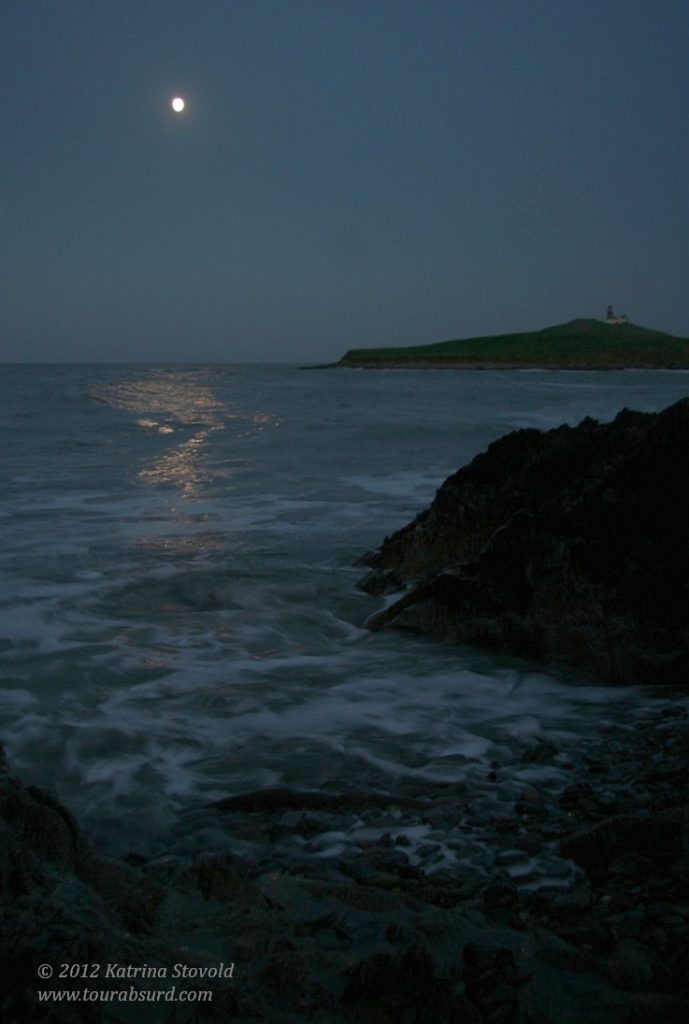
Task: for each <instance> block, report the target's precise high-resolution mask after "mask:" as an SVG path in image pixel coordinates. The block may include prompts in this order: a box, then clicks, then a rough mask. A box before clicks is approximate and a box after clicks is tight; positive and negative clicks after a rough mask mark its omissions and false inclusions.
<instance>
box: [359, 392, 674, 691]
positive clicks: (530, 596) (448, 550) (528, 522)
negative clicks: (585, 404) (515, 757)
mask: <svg viewBox="0 0 689 1024" xmlns="http://www.w3.org/2000/svg"><path fill="white" fill-rule="evenodd" d="M688 437H689V399H684V400H682V401H680V402H678V403H676V404H675V405H673V406H671V407H669V408H668V409H665V410H664V411H663V412H661V413H639V412H630V411H629V410H624V411H622V412H621V413H620V414H619V415H618V416H617V418H616V419H615V420H614V421H613V422H612V423H608V424H600V423H597V422H596V421H594V420H591V419H586V420H584V421H583V422H582V423H580V424H579V425H578V426H577V427H568V426H562V427H558V428H557V429H554V430H549V431H546V432H541V431H538V430H520V431H516V432H514V433H512V434H509V435H507V436H506V437H504V438H502V439H500V440H498V441H496V442H494V443H493V444H492V445H490V447H489V448H488V449H487V450H486V452H484V453H483V454H481V455H478V456H477V457H476V458H475V459H474V460H473V462H471V464H470V465H468V466H466V467H464V468H463V469H460V470H459V471H458V472H457V473H455V474H454V475H453V476H452V477H450V478H449V479H448V480H447V481H446V482H445V483H444V484H443V486H442V487H441V488H440V490H439V491H438V493H437V495H436V498H435V500H434V502H433V504H432V505H431V507H430V508H429V509H427V510H426V511H425V512H422V513H421V514H420V515H419V516H417V518H416V519H415V520H414V521H413V522H412V523H410V524H409V525H408V526H406V527H404V528H403V529H402V530H400V531H399V532H397V533H396V534H394V535H393V536H392V537H389V538H387V539H386V540H385V542H384V544H383V545H382V547H381V548H380V550H379V551H378V552H376V553H373V554H369V555H366V556H364V558H363V559H362V564H367V565H369V566H370V568H371V569H372V572H371V574H370V575H369V576H368V577H367V578H366V579H364V580H363V581H362V583H361V584H360V585H361V586H362V587H363V589H366V590H369V591H370V592H372V593H381V592H384V591H385V590H393V589H395V587H396V586H397V585H398V582H399V579H400V578H402V579H403V580H404V581H405V582H406V583H407V584H408V585H409V586H410V589H409V590H408V591H407V592H406V593H405V594H404V595H403V596H402V597H400V598H399V599H398V600H396V601H395V602H394V603H393V604H392V605H391V606H389V607H387V608H386V609H385V610H384V611H382V612H381V613H379V614H377V615H375V616H373V617H372V619H371V620H370V621H369V625H370V626H371V628H373V629H382V628H385V627H394V628H398V629H407V630H412V631H416V632H421V633H428V634H431V635H436V636H440V637H443V638H446V639H449V640H451V641H455V642H466V643H471V644H476V645H480V646H484V647H487V648H491V649H497V650H504V651H508V652H510V653H513V654H515V655H517V656H520V657H524V658H528V659H530V660H533V661H537V662H540V663H542V664H547V665H558V664H559V665H570V666H573V667H575V668H577V669H581V670H583V671H584V672H586V673H590V674H591V675H593V676H595V677H597V678H598V679H600V680H603V681H605V682H609V683H622V684H629V683H639V682H641V683H668V684H680V685H686V683H687V680H689V490H688V489H687V487H686V479H687V477H688V475H689V473H688V471H689V445H687V438H688Z"/></svg>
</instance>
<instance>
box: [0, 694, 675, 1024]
mask: <svg viewBox="0 0 689 1024" xmlns="http://www.w3.org/2000/svg"><path fill="white" fill-rule="evenodd" d="M688 712H689V702H687V701H686V700H683V701H673V700H672V699H671V698H669V697H668V695H666V696H665V697H664V698H658V697H655V696H652V695H650V694H649V697H648V703H647V704H645V705H642V706H640V707H637V708H636V709H635V710H633V711H632V710H629V711H628V712H627V713H624V714H621V716H620V721H619V723H616V724H615V725H614V726H609V727H607V728H606V729H605V730H603V731H601V733H600V734H599V735H594V736H591V737H589V738H583V739H582V740H580V741H579V742H578V743H577V744H576V745H575V746H573V747H571V748H569V749H556V748H555V747H554V746H551V745H550V744H544V743H538V742H536V743H532V744H529V745H525V746H524V747H523V749H522V751H521V754H520V756H519V758H518V765H517V766H516V767H517V769H518V770H515V766H511V765H510V764H502V763H499V762H495V763H494V764H493V765H492V766H491V768H490V770H489V772H488V773H487V775H486V778H485V779H484V780H482V782H483V785H484V787H485V788H486V789H489V790H490V791H491V792H492V797H491V802H490V803H487V802H486V800H485V799H483V800H481V799H478V793H479V790H480V787H477V789H476V790H474V789H473V788H472V787H469V786H467V785H462V784H435V785H429V784H426V785H419V784H415V785H416V788H415V789H414V788H413V787H411V788H410V787H409V786H406V787H405V786H402V787H401V789H400V792H399V793H397V792H395V793H394V794H389V795H388V796H387V797H386V796H385V795H384V794H368V795H367V794H360V795H358V797H357V796H355V795H354V794H346V799H342V795H339V797H338V796H331V797H330V799H329V798H328V797H327V795H325V794H318V795H317V796H316V795H314V794H308V793H306V794H300V793H299V792H298V791H292V790H282V791H270V792H271V793H272V795H271V796H270V797H265V796H264V797H262V798H256V795H255V794H254V795H252V794H245V795H243V796H242V797H241V798H236V799H234V801H233V802H230V803H229V804H227V803H226V804H225V806H224V807H222V806H221V807H214V808H206V809H200V813H206V814H212V815H216V816H218V818H219V820H221V821H222V824H223V826H224V827H226V828H227V829H228V830H230V831H231V833H232V834H233V835H236V836H237V838H238V840H241V839H245V840H248V839H250V840H251V841H252V849H253V851H254V852H253V853H251V854H247V853H244V854H237V855H230V854H227V853H223V854H214V853H212V852H208V853H207V854H205V855H203V856H201V857H196V858H193V859H184V858H179V857H162V858H158V859H157V860H154V861H149V862H145V861H142V860H141V859H137V858H130V862H124V861H114V860H111V859H109V858H107V857H104V856H101V855H99V854H98V853H97V852H96V851H94V850H93V849H92V847H91V846H90V844H89V842H88V840H87V839H86V838H85V837H84V836H83V834H82V833H81V831H80V829H79V827H78V825H77V823H76V822H75V821H74V819H73V817H72V816H71V815H70V813H69V812H68V811H67V810H66V809H65V808H64V806H62V805H61V804H60V803H59V801H58V800H57V799H56V798H55V797H54V796H53V795H52V794H50V793H49V792H47V791H45V790H43V789H39V788H37V787H32V786H24V785H23V784H22V783H21V781H19V780H17V779H16V778H14V777H13V776H12V775H11V774H10V773H9V771H7V770H6V769H5V770H4V771H3V773H2V775H1V776H0V816H1V820H2V832H3V842H2V847H1V849H2V862H1V868H2V870H1V871H0V878H2V920H3V929H2V956H3V962H4V964H5V965H6V979H5V984H4V989H3V1011H4V1015H3V1019H4V1020H6V1021H8V1022H10V1024H25V1022H28V1021H31V1022H32V1024H33V1022H36V1024H42V1022H46V1024H47V1022H58V1021H59V1022H70V1024H71V1022H81V1021H88V1022H107V1024H109V1022H114V1021H123V1022H126V1021H135V1022H136V1021H142V1022H143V1021H145V1022H147V1024H148V1022H151V1021H161V1022H169V1024H172V1022H174V1024H181V1022H187V1021H190V1022H191V1021H211V1022H212V1021H221V1020H222V1021H227V1020H233V1021H234V1020H236V1021H241V1022H246V1024H249V1022H252V1021H271V1022H272V1021H275V1022H277V1024H288V1022H289V1024H296V1022H297V1021H300V1022H301V1021H315V1022H319V1024H345V1022H366V1024H369V1022H381V1024H388V1022H389V1024H393V1022H400V1021H401V1022H403V1024H424V1022H428V1024H431V1022H432V1024H456V1022H457V1021H462V1022H463V1024H464V1022H469V1024H509V1022H515V1024H519V1022H529V1024H579V1022H581V1024H584V1022H587V1024H588V1022H590V1021H605V1022H606V1024H657V1022H664V1024H680V1022H684V1021H685V1020H686V1007H687V1005H689V813H688V804H687V796H688V793H687V790H688V788H689V781H688V775H687V771H686V765H687V756H688V755H689V713H688ZM548 767H550V768H553V769H557V770H556V771H555V772H554V775H553V779H552V780H551V781H548V773H547V771H546V773H545V776H544V775H543V774H542V769H543V768H546V769H547V768H548ZM530 772H536V777H538V778H540V779H542V780H544V781H541V783H540V784H538V783H529V782H528V777H529V773H530ZM525 780H526V781H525ZM353 822H354V823H355V824H357V823H358V824H359V831H360V835H361V837H360V838H359V840H358V841H357V842H356V843H355V844H354V845H353V847H351V848H350V849H348V851H347V852H346V854H341V855H340V856H337V855H334V856H324V855H323V850H324V843H325V842H326V841H327V839H328V837H331V836H332V834H333V833H338V832H339V833H344V832H346V831H347V829H348V828H351V827H352V823H353ZM366 826H368V832H369V835H368V836H366V834H365V833H366ZM419 828H423V829H425V841H424V842H423V843H422V844H420V845H419V844H418V843H417V844H414V843H413V837H414V835H415V834H416V833H415V830H417V831H418V829H419ZM453 829H454V832H455V833H456V836H457V841H458V845H459V846H461V844H462V842H466V839H467V836H468V835H471V836H472V839H473V842H474V844H475V845H477V846H479V847H480V849H481V858H482V859H481V864H480V869H473V870H472V869H471V868H470V867H469V866H467V864H466V863H464V865H463V864H462V863H457V862H455V863H447V861H446V860H445V861H443V859H442V858H441V857H440V856H439V853H440V846H441V844H440V843H438V842H437V841H436V836H438V835H440V834H441V833H442V834H443V835H445V836H447V835H448V833H452V831H453ZM285 838H292V839H298V840H299V844H298V847H294V846H292V847H291V848H290V849H291V853H290V854H289V855H288V854H287V853H285V852H284V851H283V852H281V849H282V848H281V842H282V841H283V840H284V839H285ZM297 848H298V852H295V850H296V849H297ZM543 865H546V866H545V867H544V866H543ZM45 963H47V964H50V965H53V966H54V967H55V969H56V970H57V969H58V967H59V965H61V964H64V963H67V964H88V965H93V964H98V965H101V969H102V970H103V969H104V968H103V966H102V965H112V964H115V965H120V966H122V965H125V966H126V965H133V966H134V967H137V966H141V965H148V966H149V967H151V968H156V969H157V971H158V974H157V975H156V976H155V977H153V978H147V979H144V978H141V977H135V978H134V980H130V979H129V978H128V979H127V980H126V982H125V981H123V980H122V979H121V977H117V976H115V977H113V976H112V973H111V974H110V976H108V977H105V976H103V974H102V973H101V976H100V978H99V980H98V982H97V985H98V988H99V989H103V990H106V991H111V992H113V993H117V992H119V991H121V990H122V989H123V988H126V989H129V988H130V987H132V986H133V987H134V989H135V990H136V991H137V992H139V991H141V992H146V991H148V992H156V991H163V990H165V991H167V990H169V987H170V984H171V980H170V979H171V976H172V974H171V972H172V970H173V968H174V965H179V964H182V965H186V966H187V968H189V971H188V972H187V978H188V979H191V980H182V981H178V982H177V983H176V985H177V989H178V991H179V990H180V989H182V988H184V989H185V991H189V990H193V991H194V992H203V991H211V992H212V1000H211V1001H209V1002H205V1003H203V1004H200V1003H198V1002H197V1003H192V1002H187V1003H181V1002H178V1003H176V1004H175V1005H174V1007H170V1005H169V1004H166V1003H164V1002H157V1003H145V1004H144V1003H142V1004H141V1005H138V1004H131V1003H129V1004H124V1003H122V1004H120V1003H118V1002H116V1001H112V1002H101V1003H95V1002H89V1003H88V1004H87V1003H82V1004H79V1003H71V1004H69V1006H67V1005H64V1004H59V1003H57V1004H53V1005H51V1006H46V1005H44V1004H39V1003H38V1001H37V1000H38V997H37V991H38V989H39V987H40V988H42V989H46V988H50V989H59V988H60V987H62V986H64V987H65V988H67V989H69V990H70V991H75V990H78V989H80V988H84V989H93V987H94V985H95V984H96V982H94V981H93V980H88V979H84V978H67V979H54V980H52V981H51V982H50V983H49V984H48V983H46V982H39V980H38V978H37V975H36V971H37V968H38V965H40V964H45ZM218 964H224V965H225V968H226V973H227V968H228V966H229V965H233V966H232V968H231V976H230V977H214V976H213V973H212V971H210V969H211V968H214V967H215V968H217V965H218ZM204 968H205V969H206V971H207V972H209V973H210V979H212V980H210V979H209V980H198V978H196V977H195V972H198V971H199V970H202V969H204ZM163 969H164V970H165V972H166V973H165V974H162V973H160V972H161V971H162V970H163ZM162 979H165V980H162ZM114 998H115V997H114V996H113V999H114Z"/></svg>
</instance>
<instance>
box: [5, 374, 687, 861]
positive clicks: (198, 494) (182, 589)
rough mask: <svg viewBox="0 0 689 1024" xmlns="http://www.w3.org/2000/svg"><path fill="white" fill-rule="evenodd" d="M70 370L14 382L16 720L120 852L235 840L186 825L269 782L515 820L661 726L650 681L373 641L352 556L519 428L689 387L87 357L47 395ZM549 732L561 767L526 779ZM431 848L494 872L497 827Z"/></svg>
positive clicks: (80, 811)
mask: <svg viewBox="0 0 689 1024" xmlns="http://www.w3.org/2000/svg"><path fill="white" fill-rule="evenodd" d="M46 372H47V371H46V370H45V369H41V368H35V367H34V368H20V369H17V370H13V371H12V373H10V375H9V377H8V378H7V387H6V388H5V387H4V384H3V385H0V386H2V387H3V388H4V390H3V391H2V396H1V397H2V398H3V399H4V401H3V402H1V403H0V420H1V421H2V422H4V423H6V424H8V425H9V426H11V429H12V444H9V443H8V444H6V446H5V448H6V453H7V458H6V464H5V466H4V468H3V469H2V470H1V471H0V472H1V473H3V474H4V475H2V477H1V479H2V482H3V485H4V486H3V488H0V515H2V516H3V546H2V550H0V567H1V568H2V572H3V575H2V578H1V579H0V601H1V602H2V603H3V615H2V618H1V619H0V672H2V674H3V675H4V677H5V681H6V687H7V688H6V690H5V691H4V693H3V699H2V700H1V701H0V719H1V721H2V726H3V736H4V742H5V744H6V746H7V749H8V754H9V756H10V758H11V760H12V762H13V763H14V764H16V765H17V766H18V768H21V769H22V771H25V772H26V773H27V774H28V777H29V778H31V779H32V780H33V781H37V782H45V781H46V780H48V781H50V780H54V782H55V784H56V785H57V787H58V791H59V795H60V797H61V798H62V799H64V800H65V801H66V802H67V803H68V805H69V806H70V807H71V808H72V809H73V810H74V811H75V812H76V813H77V815H79V816H80V818H81V819H82V820H83V823H84V824H85V826H86V827H87V829H89V830H90V831H91V832H92V834H93V835H94V836H96V837H97V840H98V842H99V843H100V844H101V845H102V847H103V848H105V849H112V850H121V849H122V846H123V844H124V843H129V844H130V845H132V846H135V847H137V848H139V849H141V850H145V851H153V852H156V851H157V852H158V853H160V852H161V851H163V850H165V849H166V844H169V843H171V842H173V841H174V842H179V843H181V844H182V845H184V843H187V844H188V846H189V848H191V847H192V846H193V845H194V843H197V844H199V845H200V844H202V843H203V842H204V841H205V840H206V838H207V836H208V834H210V833H212V835H213V836H215V837H216V838H217V837H218V836H219V835H224V834H225V833H223V830H222V828H220V827H219V826H213V827H212V828H211V826H210V825H209V824H208V822H207V821H205V822H199V823H198V825H197V826H195V827H196V829H197V831H196V832H194V831H193V830H192V832H190V833H189V834H188V835H186V836H185V837H184V838H180V837H179V834H178V832H176V831H175V829H176V828H177V823H178V822H179V820H180V815H183V814H185V813H186V812H187V811H191V810H194V809H195V808H199V807H202V806H203V804H204V803H206V802H208V801H210V800H213V799H219V798H221V797H223V796H225V795H231V794H233V793H238V792H242V791H243V790H247V789H252V788H257V787H260V786H263V785H289V786H293V787H297V788H299V787H301V788H324V789H328V790H335V791H336V790H350V789H355V790H356V789H361V790H364V791H365V790H367V789H371V790H374V791H387V792H395V791H396V789H397V788H398V787H404V786H406V785H411V784H412V783H413V784H419V785H422V784H423V785H425V784H428V785H434V784H438V783H463V784H465V785H467V786H468V787H469V789H470V791H471V793H472V798H473V800H474V802H475V804H476V806H477V807H479V808H484V809H485V810H486V813H489V812H490V813H492V811H493V810H496V809H498V810H499V806H500V800H501V799H503V798H507V797H509V798H512V797H513V796H514V794H516V793H518V791H519V788H520V787H523V786H524V785H525V784H527V783H530V784H534V785H537V786H539V787H542V788H546V789H547V788H550V789H552V790H553V791H556V790H557V787H559V786H562V785H564V784H565V780H566V778H567V771H568V769H567V767H566V761H567V757H568V756H569V755H568V751H572V750H574V751H576V745H577V743H578V741H579V739H580V737H581V736H582V735H590V734H592V733H594V734H596V733H598V732H599V731H600V730H601V729H603V728H605V727H606V725H614V726H615V727H620V726H619V722H620V721H621V720H622V719H624V717H625V715H626V716H629V715H632V714H633V713H634V709H635V708H636V707H637V706H638V708H639V709H640V710H639V714H642V709H643V706H644V702H646V701H647V700H648V698H647V697H646V695H643V694H640V693H639V692H638V691H635V690H631V689H625V690H619V691H611V690H609V689H607V688H605V687H593V686H581V685H579V686H577V685H573V684H572V683H570V682H566V681H563V680H560V679H557V678H553V677H551V676H549V675H548V674H546V673H538V672H535V671H532V670H530V669H529V668H528V667H527V666H524V665H521V664H520V665H515V664H512V663H510V662H508V661H507V660H506V659H497V658H491V657H489V656H487V655H483V654H479V653H477V652H475V651H471V650H470V649H468V648H449V647H445V646H443V645H436V644H433V643H431V642H427V641H422V640H419V639H415V638H411V637H408V636H402V635H398V634H375V635H371V634H369V633H368V632H367V631H366V630H365V629H364V628H363V626H364V622H365V620H366V618H367V616H368V615H369V614H370V613H371V612H372V611H373V610H374V609H376V610H377V609H380V607H381V605H382V604H383V601H384V600H385V599H383V601H375V600H373V599H371V598H370V597H368V596H367V595H364V594H362V593H361V592H359V591H356V590H355V588H354V584H355V582H356V580H357V578H358V577H359V576H363V575H364V573H365V570H360V571H359V570H355V569H352V567H351V566H352V563H353V562H354V561H355V560H356V559H357V558H358V557H359V556H360V555H362V554H363V553H364V552H365V551H366V550H370V549H371V548H373V547H376V546H377V545H379V544H380V543H381V541H382V539H383V537H384V536H385V535H386V534H389V533H391V532H393V531H394V530H395V529H397V528H399V527H400V526H402V525H404V524H405V523H406V522H408V521H409V519H410V518H411V517H412V516H413V515H414V514H416V512H418V511H421V509H422V508H423V507H424V506H425V505H427V504H428V502H429V501H430V500H431V499H432V497H433V494H434V492H435V490H436V489H437V487H438V486H439V485H440V483H442V480H443V479H444V478H445V476H447V475H449V473H450V472H454V470H455V469H457V468H458V467H459V466H460V465H461V464H463V463H465V462H467V461H468V460H469V459H470V458H472V457H473V456H474V455H475V454H477V453H478V452H479V451H481V450H482V449H484V448H485V446H486V445H487V444H488V443H489V442H490V441H491V440H493V439H495V438H496V437H498V436H500V435H501V434H503V433H504V432H505V431H506V430H509V429H513V428H515V427H519V426H542V427H549V426H555V425H557V424H558V423H560V422H571V423H576V422H578V420H579V419H581V418H583V416H584V415H587V414H591V415H594V416H598V418H603V419H606V418H607V419H609V418H611V417H612V415H614V414H615V413H616V412H617V411H619V409H620V408H622V407H623V406H624V405H628V406H630V407H637V408H649V409H653V408H662V407H663V406H664V405H666V404H669V401H671V400H672V399H673V398H675V397H681V396H682V395H683V394H684V392H685V389H686V377H679V376H677V375H674V376H673V375H672V374H663V375H662V376H660V375H658V374H656V375H652V374H651V375H648V374H646V375H644V374H635V375H633V376H625V375H622V374H614V373H612V374H610V373H606V374H600V375H596V374H586V375H583V374H569V375H565V374H553V373H552V372H547V373H540V374H531V375H529V374H520V375H519V377H518V378H517V377H515V376H514V375H512V374H507V373H503V374H494V375H493V374H485V373H484V374H469V375H464V374H457V375H455V374H443V373H440V372H438V373H435V372H432V373H431V374H430V375H425V374H423V373H420V374H416V373H414V372H413V371H404V372H403V371H400V372H399V373H390V374H387V373H385V374H380V375H375V374H374V375H366V374H359V375H349V374H341V373H333V374H329V375H327V377H323V378H320V377H318V376H317V375H312V374H303V373H302V374H300V373H299V372H298V371H296V370H290V369H288V368H282V369H280V368H276V369H272V370H271V369H269V368H231V367H184V368H175V367H158V368H142V367H129V368H122V367H110V368H102V367H101V368H98V367H86V368H84V367H82V368H74V369H71V370H70V369H69V368H63V369H62V370H60V374H61V375H62V376H61V378H60V379H61V380H62V381H63V382H64V383H63V386H61V387H56V386H55V382H54V380H53V379H52V377H51V378H50V381H49V387H48V389H47V390H46V389H45V388H43V386H42V385H41V386H40V387H39V386H38V384H40V380H41V378H40V375H41V373H46ZM52 372H53V371H51V373H52ZM55 372H57V371H55ZM13 375H14V376H16V378H17V379H16V380H15V379H14V377H13ZM75 375H76V376H75ZM10 378H12V379H10ZM324 380H327V384H328V387H327V388H326V389H324V388H323V386H322V384H323V381H324ZM516 380H518V381H519V387H518V388H517V387H515V381H516ZM74 381H78V383H74ZM36 382H38V384H37V383H36ZM43 384H45V381H43ZM37 387H38V393H40V394H41V396H42V399H41V401H42V402H43V405H40V404H38V403H37V401H36V399H35V394H36V393H37V392H36V388H37ZM42 388H43V389H42ZM45 395H48V396H49V397H48V398H47V400H46V399H45ZM32 402H33V403H34V404H33V405H32ZM27 408H30V409H31V416H30V417H26V416H25V417H23V418H22V417H20V415H19V414H20V412H22V411H23V410H25V409H27ZM388 600H389V599H388ZM2 692H3V691H0V693H2ZM540 741H546V742H549V743H552V744H553V745H554V746H555V747H556V748H557V749H558V751H560V754H558V755H557V757H555V758H554V759H553V760H552V761H551V762H549V763H547V764H537V765H530V764H527V765H524V764H522V763H521V762H520V756H521V754H522V753H523V752H524V750H526V749H529V748H530V747H531V746H533V745H535V744H536V743H538V742H540ZM560 755H562V756H560ZM493 762H495V763H498V764H499V765H500V769H499V772H500V775H501V782H500V786H499V787H498V788H497V789H496V787H495V786H494V785H492V784H490V783H488V782H487V775H488V772H489V771H490V766H491V764H492V763H493ZM501 794H502V796H501ZM360 827H362V828H373V829H374V831H375V829H376V828H377V827H378V826H377V825H375V826H374V825H373V824H371V823H368V824H366V825H362V826H360ZM380 827H381V828H385V826H384V825H383V824H381V826H380ZM415 827H416V826H415V825H414V824H413V823H412V824H408V823H406V824H405V823H400V830H403V831H405V832H409V831H410V830H411V829H414V828H415ZM209 829H210V833H209V832H208V830H209ZM469 833H471V830H469ZM469 833H468V835H469ZM381 834H382V833H381ZM472 836H473V838H472ZM358 838H359V839H361V835H359V836H358ZM410 838H411V839H412V847H411V852H410V854H409V855H410V856H411V857H415V856H417V853H416V852H415V851H417V850H418V848H420V847H423V846H424V844H425V843H429V842H430V843H437V844H438V847H439V851H440V852H439V853H438V862H439V863H450V862H451V861H452V862H453V863H454V862H455V861H456V862H462V863H464V862H466V863H473V864H475V865H480V864H482V863H483V862H484V860H485V858H486V857H488V852H487V851H486V850H485V849H484V848H483V847H482V846H481V844H480V842H479V841H478V839H477V838H476V836H475V835H473V833H471V835H469V838H468V839H462V838H461V837H458V836H457V835H456V834H448V835H446V836H444V837H443V836H442V835H435V834H434V835H430V833H427V832H423V831H419V832H418V834H417V833H416V832H414V833H413V834H412V835H411V837H410ZM225 839H226V841H227V842H231V836H227V835H225ZM356 841H357V835H356V830H354V831H353V832H352V834H349V833H343V834H342V835H337V834H333V835H332V836H331V837H330V838H328V839H327V841H326V840H324V846H323V850H324V851H328V850H330V851H333V850H338V849H340V847H341V846H342V845H343V844H344V847H346V849H348V850H349V849H350V848H353V846H355V845H356ZM453 844H454V845H453ZM185 848H186V847H185ZM323 855H327V852H326V853H323ZM330 855H334V854H330ZM419 856H420V855H419ZM444 858H445V859H444ZM453 858H454V860H453Z"/></svg>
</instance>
